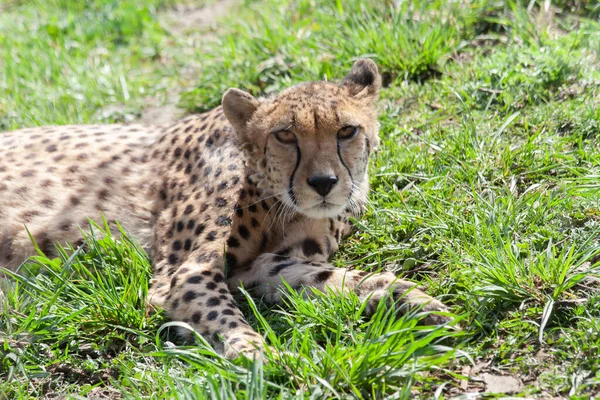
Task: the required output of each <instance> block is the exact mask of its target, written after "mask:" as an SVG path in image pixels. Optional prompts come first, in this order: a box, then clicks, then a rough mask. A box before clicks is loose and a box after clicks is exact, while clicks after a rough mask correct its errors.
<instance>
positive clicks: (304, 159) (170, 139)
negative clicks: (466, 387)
mask: <svg viewBox="0 0 600 400" xmlns="http://www.w3.org/2000/svg"><path fill="white" fill-rule="evenodd" d="M378 87H379V75H378V74H377V70H376V67H375V66H374V63H372V62H370V61H368V60H361V61H359V62H357V63H356V64H355V66H354V67H353V69H352V71H351V72H350V74H349V75H348V76H347V77H346V78H345V79H344V81H342V84H341V85H334V84H332V83H326V82H319V83H310V84H304V85H300V86H298V87H293V88H290V89H288V90H287V91H284V92H283V93H281V94H280V95H279V96H277V97H275V98H274V99H270V100H260V101H259V100H256V99H254V98H253V97H251V96H250V95H248V94H247V93H244V92H241V91H237V90H230V91H229V92H228V93H227V94H226V95H225V97H224V102H223V106H222V107H221V106H220V107H217V108H215V109H213V110H211V111H209V112H207V113H204V114H200V115H193V116H190V117H187V118H185V119H184V120H182V121H181V122H178V123H176V124H175V125H173V126H171V127H167V128H160V127H149V126H137V125H113V126H62V127H46V128H33V129H25V130H21V131H15V132H6V133H2V134H0V266H3V267H5V268H8V269H12V270H15V269H17V268H18V266H19V265H20V264H21V263H22V262H23V261H24V260H25V259H26V258H27V257H28V256H30V255H32V254H33V253H34V248H33V245H32V244H31V241H30V239H29V236H28V232H29V233H30V234H31V235H32V237H33V238H34V239H35V240H36V242H37V244H38V245H39V246H40V248H41V249H42V251H44V252H45V253H47V254H53V253H54V245H53V244H54V243H56V242H58V243H77V242H79V241H81V239H82V237H81V233H80V232H81V230H80V228H83V231H85V230H86V228H87V225H88V218H89V219H92V220H95V221H97V222H100V216H101V215H103V216H104V217H105V218H106V219H107V220H108V222H109V224H110V225H114V224H116V222H118V223H119V224H121V225H122V226H124V227H125V229H126V230H128V231H129V232H130V233H131V234H132V236H134V237H135V238H136V239H137V241H138V242H140V244H141V245H142V246H143V247H144V248H145V249H146V250H147V251H148V253H149V255H150V257H151V259H152V264H153V279H152V282H151V291H150V301H151V302H152V303H154V304H156V305H159V306H162V307H164V308H165V309H166V310H167V312H168V314H169V315H170V317H171V318H172V319H175V320H180V321H184V322H187V323H189V324H190V325H191V326H192V327H193V328H194V329H195V330H197V331H198V332H199V333H201V334H203V335H205V336H206V337H207V338H209V339H210V340H212V341H213V342H214V343H216V344H218V345H221V344H224V349H223V351H224V352H225V353H226V354H227V355H228V356H232V357H233V356H236V355H238V354H240V353H246V354H247V353H252V352H254V351H256V349H257V348H260V346H261V345H262V342H263V339H262V337H261V336H260V335H258V334H257V333H255V332H254V331H253V330H252V329H251V328H250V326H249V325H248V324H247V323H246V321H245V320H244V318H243V316H242V313H241V312H240V311H239V309H238V308H237V307H236V305H235V303H234V300H233V297H232V292H235V291H236V290H237V287H239V286H240V285H241V284H243V285H244V286H245V287H254V293H255V294H257V295H258V296H262V297H263V298H264V299H266V300H267V301H271V302H277V301H279V299H280V296H281V295H280V293H281V291H280V289H281V286H282V279H283V280H285V281H286V282H288V283H289V284H290V285H291V286H292V287H293V288H301V287H303V286H311V287H315V288H317V289H320V290H325V289H326V287H331V288H338V289H340V288H347V289H349V290H354V291H356V292H357V293H358V294H359V295H360V296H362V297H365V298H366V297H369V298H370V306H369V307H370V308H371V309H373V308H375V307H376V306H377V303H378V302H379V300H380V299H381V298H384V297H387V296H388V295H389V293H390V292H391V293H392V295H394V294H395V295H397V297H399V298H405V299H408V302H409V303H411V304H419V305H422V306H424V307H425V308H426V309H429V310H434V311H435V310H438V311H439V310H442V311H443V310H444V309H445V308H444V306H443V305H442V304H441V303H439V302H438V301H436V300H433V299H431V298H430V297H428V296H426V295H425V294H423V293H422V292H420V291H419V290H412V286H413V285H412V284H410V283H408V282H405V281H398V280H397V279H396V277H395V276H394V275H393V274H391V273H379V274H373V275H367V274H366V273H364V272H360V271H346V270H343V269H340V268H334V267H333V266H331V265H329V264H327V260H328V258H329V257H330V256H331V255H332V254H333V253H334V252H335V251H336V250H337V249H338V246H339V243H340V241H341V239H342V237H343V236H345V235H347V234H348V233H349V232H350V225H349V223H348V217H349V216H350V215H352V214H354V215H357V214H358V213H360V211H361V209H362V203H363V202H364V195H365V193H366V189H367V185H368V179H367V174H366V169H367V161H368V156H369V153H370V152H371V151H372V147H375V146H376V144H377V119H376V113H375V111H374V108H373V103H374V99H375V97H376V93H377V89H378ZM348 123H350V128H348V126H346V125H348ZM358 126H360V130H361V131H360V132H359V130H358ZM353 129H354V130H353ZM363 130H364V133H363ZM350 131H352V132H350ZM336 132H337V136H336ZM340 132H341V134H340ZM357 132H359V133H357ZM327 135H329V136H327ZM332 135H333V136H332ZM341 135H342V136H341ZM351 135H361V136H358V138H354V136H352V137H351ZM331 137H333V139H331ZM315 177H316V178H318V179H317V183H315V179H316V178H315ZM323 177H325V178H327V177H329V178H327V179H329V180H327V179H325V178H323ZM332 177H334V178H332ZM311 179H312V180H311ZM338 180H339V182H338ZM306 182H308V184H307V183H306ZM311 182H312V183H311ZM332 182H333V183H332ZM25 227H26V228H27V229H25ZM409 289H411V290H409ZM440 318H442V317H439V316H437V317H436V316H434V317H432V322H436V323H437V322H440V321H442V322H443V318H442V319H440Z"/></svg>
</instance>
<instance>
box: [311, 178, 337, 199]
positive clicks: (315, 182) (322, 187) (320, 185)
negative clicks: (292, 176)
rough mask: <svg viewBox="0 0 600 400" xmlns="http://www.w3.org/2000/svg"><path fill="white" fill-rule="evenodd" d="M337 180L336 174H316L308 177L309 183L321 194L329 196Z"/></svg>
mask: <svg viewBox="0 0 600 400" xmlns="http://www.w3.org/2000/svg"><path fill="white" fill-rule="evenodd" d="M337 181H338V178H337V176H335V175H324V176H323V175H321V176H318V175H315V176H311V177H310V178H308V184H309V185H310V186H312V188H313V189H314V190H315V192H317V193H319V194H320V195H321V196H327V195H328V194H329V192H331V189H332V188H333V185H335V184H336V183H337Z"/></svg>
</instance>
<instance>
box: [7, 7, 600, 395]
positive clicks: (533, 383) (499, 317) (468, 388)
mask: <svg viewBox="0 0 600 400" xmlns="http://www.w3.org/2000/svg"><path fill="white" fill-rule="evenodd" d="M173 3H175V1H166V0H165V1H160V0H152V1H141V0H125V1H115V0H88V1H86V2H75V1H67V0H51V1H43V2H42V1H6V0H4V1H0V9H2V8H3V10H2V13H1V14H0V44H1V46H0V51H1V53H0V54H1V55H0V91H1V93H3V95H1V96H0V128H3V129H13V128H19V127H25V126H35V125H45V124H64V123H87V122H113V121H123V120H132V119H135V118H137V117H138V116H139V115H140V113H141V111H142V110H143V108H144V107H145V106H146V105H147V104H148V102H150V103H152V104H161V103H164V102H165V101H166V98H167V97H168V94H169V93H170V92H171V91H175V92H178V93H181V99H180V106H181V107H183V108H185V109H187V110H188V111H190V112H193V111H199V110H204V109H208V108H211V107H213V106H215V105H217V104H218V102H219V101H220V98H221V95H222V93H223V91H224V90H225V89H226V88H228V87H230V86H236V87H240V88H244V89H247V90H250V91H251V92H253V93H255V94H258V95H260V94H269V93H273V92H276V91H278V90H280V89H281V88H283V87H287V86H289V85H291V84H294V83H297V82H301V81H304V80H315V79H321V78H322V77H323V76H327V77H328V78H330V79H333V78H340V77H341V76H342V75H343V74H344V73H345V72H346V71H347V70H348V69H349V67H350V65H351V64H352V63H353V61H354V60H355V58H357V57H359V56H370V57H372V58H373V59H374V60H375V61H376V62H377V63H378V65H379V67H380V69H381V72H382V74H383V77H384V82H385V88H384V90H383V91H382V100H381V102H380V110H381V118H380V121H381V127H382V128H381V134H380V136H381V139H382V143H381V146H380V149H379V151H378V153H377V155H376V156H375V157H374V159H373V161H372V166H371V177H372V179H371V184H372V189H373V193H372V195H371V203H370V205H369V209H368V212H367V215H366V216H365V217H364V218H362V219H361V220H359V221H358V226H359V228H360V229H359V231H358V233H356V234H355V235H354V236H352V237H351V238H349V239H348V240H347V241H346V242H345V243H344V245H343V246H342V249H341V251H340V252H339V254H337V255H336V256H335V258H334V260H333V262H334V263H335V264H337V265H340V266H348V267H352V268H361V269H364V270H378V269H381V268H385V269H388V270H392V271H395V272H397V273H398V274H399V275H401V276H404V277H407V278H408V279H411V280H414V281H416V282H419V283H421V284H423V285H426V286H427V287H428V291H429V292H430V293H432V294H433V295H435V296H437V297H438V298H440V299H442V300H443V301H445V302H446V303H447V304H448V305H450V306H451V308H452V311H453V312H454V313H456V314H457V315H460V318H461V319H462V322H461V325H462V326H463V328H464V329H463V331H462V332H456V331H453V330H449V329H448V328H445V327H441V328H431V327H427V328H426V327H421V326H419V325H417V324H416V321H417V318H418V315H408V316H404V317H402V318H400V319H394V318H393V316H392V312H390V311H387V310H385V309H381V310H379V312H378V313H377V315H376V316H375V317H373V318H371V319H366V318H365V317H364V316H363V313H362V308H361V306H362V305H361V304H360V302H359V301H358V299H356V298H355V297H353V296H345V297H344V296H340V295H339V294H337V293H327V294H324V295H317V296H316V298H315V299H313V300H305V299H303V298H302V296H300V295H297V294H288V295H287V296H286V305H285V306H284V307H275V308H267V307H266V306H265V305H263V304H261V303H260V302H258V300H256V301H257V303H256V304H255V303H254V302H252V300H250V299H248V298H246V297H245V296H243V295H240V297H239V299H238V300H239V303H240V305H241V307H242V308H243V310H244V311H245V314H246V315H247V317H248V319H249V320H250V321H251V323H252V325H253V326H254V327H255V328H256V329H257V330H258V331H260V332H261V333H263V334H265V335H266V337H267V338H268V341H269V342H270V344H271V345H272V349H273V351H272V352H271V351H269V352H267V354H266V360H267V362H266V363H264V364H263V363H260V362H258V363H254V364H253V363H249V362H244V361H241V360H240V361H236V362H230V361H227V360H225V359H223V358H222V357H220V356H219V355H217V354H215V353H214V351H213V350H212V349H211V348H210V346H208V345H207V344H206V343H204V341H203V340H202V338H198V340H197V341H196V343H181V342H180V341H179V340H178V339H177V338H176V336H175V335H174V334H173V333H172V332H171V327H172V325H173V324H172V323H167V321H166V319H165V318H164V317H163V316H162V314H161V313H160V312H159V313H156V312H154V310H148V309H146V306H145V302H144V299H145V296H146V291H147V285H148V278H149V275H150V266H149V262H148V259H147V257H146V255H145V254H143V252H142V251H140V250H139V248H138V247H137V245H136V244H135V241H134V240H133V239H122V240H117V239H115V238H114V237H113V236H111V235H108V236H106V237H103V238H101V239H100V238H99V237H97V236H94V235H90V236H89V237H88V240H87V246H86V248H85V249H79V250H76V251H75V253H74V255H72V252H71V251H64V252H61V254H62V256H61V257H60V258H59V259H56V260H48V259H47V258H45V257H44V256H42V255H40V256H38V257H35V258H34V259H33V260H32V261H31V262H30V263H29V264H28V265H27V266H24V268H26V269H27V270H28V272H27V273H26V274H25V275H24V276H23V277H14V279H12V280H11V281H10V282H5V283H4V285H5V286H7V287H8V288H9V290H7V294H6V297H5V298H4V299H3V300H2V301H3V303H2V311H0V332H1V333H0V335H1V336H0V345H1V346H2V347H1V348H0V398H7V399H8V398H11V399H12V398H29V397H43V396H56V395H66V396H70V395H72V396H83V397H85V396H101V395H104V396H112V397H118V396H121V395H123V396H125V397H128V398H232V397H239V398H267V397H268V398H272V397H275V398H291V397H303V398H386V396H392V398H410V397H421V398H431V397H437V398H452V397H453V396H456V395H458V394H462V393H469V392H484V391H485V390H486V386H485V384H484V383H482V381H481V375H482V374H484V373H491V374H495V375H510V376H512V377H515V378H517V379H519V380H520V381H521V382H522V383H523V385H522V388H521V389H520V392H519V393H518V395H521V396H532V397H539V398H548V397H551V396H556V397H573V398H588V397H589V396H590V395H592V394H593V393H597V392H598V390H600V361H598V357H597V355H598V353H599V352H600V291H599V288H600V286H599V284H598V282H599V281H598V279H599V278H600V276H599V275H600V138H599V133H600V100H599V99H600V58H599V54H600V33H599V32H600V25H599V24H598V23H597V22H596V21H597V19H598V17H599V16H600V7H598V5H597V2H594V1H588V0H581V1H559V2H553V3H554V4H553V5H552V8H551V10H550V11H551V12H545V11H544V3H545V2H543V1H540V2H529V1H526V2H503V1H494V0H473V1H471V2H467V1H462V2H446V1H427V2H426V1H417V0H411V1H406V2H392V1H374V0H373V1H367V0H364V1H351V2H350V1H348V2H342V1H320V0H311V1H309V0H299V1H295V2H292V1H289V0H259V1H254V2H246V3H244V6H245V7H240V8H239V9H237V11H236V12H235V14H234V15H232V16H231V17H230V19H229V20H228V22H227V23H223V24H222V25H220V27H219V28H218V29H217V31H216V32H206V30H205V29H204V28H203V30H202V31H200V32H196V31H194V30H192V31H190V32H186V33H179V34H174V33H173V32H175V30H172V29H171V28H170V27H169V25H168V24H167V23H166V22H165V21H166V20H167V19H166V18H164V15H165V13H167V12H168V10H169V8H170V7H171V6H172V5H173ZM206 33H208V35H206ZM189 68H192V72H190V70H189ZM194 71H198V72H197V73H194ZM200 71H201V72H200ZM107 110H108V111H110V110H116V111H114V112H107ZM102 229H104V228H103V227H97V228H96V229H95V231H96V232H99V231H100V230H102ZM126 237H127V236H125V238H126ZM42 266H43V267H44V268H45V269H46V270H47V272H46V274H45V275H40V274H39V273H38V270H39V268H40V267H42ZM165 323H166V325H165ZM490 396H491V397H493V396H496V395H495V394H490Z"/></svg>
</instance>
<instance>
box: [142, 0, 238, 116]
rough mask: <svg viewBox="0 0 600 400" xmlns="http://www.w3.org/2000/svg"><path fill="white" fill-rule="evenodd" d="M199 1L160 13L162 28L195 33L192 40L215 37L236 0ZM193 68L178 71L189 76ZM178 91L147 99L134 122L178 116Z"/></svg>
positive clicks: (194, 71)
mask: <svg viewBox="0 0 600 400" xmlns="http://www.w3.org/2000/svg"><path fill="white" fill-rule="evenodd" d="M202 4H203V2H202V1H196V2H192V3H189V2H188V3H184V4H180V5H177V6H174V7H173V8H171V9H168V10H166V11H165V12H164V13H163V14H162V15H161V20H162V21H163V23H164V26H165V28H166V29H167V30H168V31H169V32H171V33H172V34H173V35H174V36H176V37H177V36H187V35H192V34H193V36H194V39H195V40H207V39H210V38H213V37H214V29H215V28H216V27H217V23H218V21H219V20H220V19H221V18H223V17H225V16H226V15H227V14H229V13H230V12H231V11H232V10H233V9H234V8H235V7H236V6H238V5H239V0H218V1H214V2H210V4H208V5H204V6H203V5H202ZM196 72H197V71H196V68H193V67H192V66H190V67H189V68H187V67H186V69H185V70H183V71H181V74H182V76H183V77H189V78H190V80H191V79H192V78H193V76H194V74H195V73H196ZM178 101H179V92H178V91H177V88H171V91H170V92H169V94H168V96H167V100H166V101H165V102H160V104H159V103H158V102H157V99H152V98H150V99H148V100H147V105H146V106H145V107H144V108H143V109H142V113H141V115H140V116H139V117H138V118H137V121H136V122H139V123H142V124H148V125H169V124H171V123H173V122H175V121H177V120H178V119H180V118H181V117H182V116H183V115H184V113H185V111H184V110H182V109H180V108H178V107H177V103H178Z"/></svg>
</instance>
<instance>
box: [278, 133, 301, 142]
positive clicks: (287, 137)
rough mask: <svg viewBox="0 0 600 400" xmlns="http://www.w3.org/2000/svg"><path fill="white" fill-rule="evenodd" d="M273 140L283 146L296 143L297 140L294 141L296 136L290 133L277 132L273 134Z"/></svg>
mask: <svg viewBox="0 0 600 400" xmlns="http://www.w3.org/2000/svg"><path fill="white" fill-rule="evenodd" d="M274 135H275V139H277V140H278V141H279V142H280V143H283V144H292V143H296V142H297V141H298V140H297V139H296V135H294V133H292V132H290V131H279V132H275V134H274Z"/></svg>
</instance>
